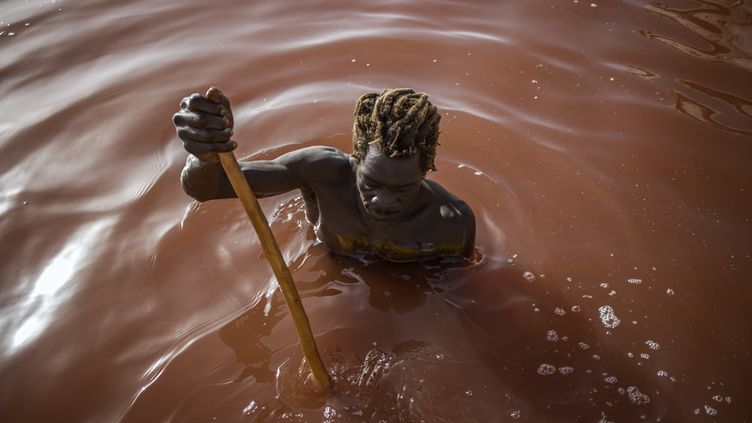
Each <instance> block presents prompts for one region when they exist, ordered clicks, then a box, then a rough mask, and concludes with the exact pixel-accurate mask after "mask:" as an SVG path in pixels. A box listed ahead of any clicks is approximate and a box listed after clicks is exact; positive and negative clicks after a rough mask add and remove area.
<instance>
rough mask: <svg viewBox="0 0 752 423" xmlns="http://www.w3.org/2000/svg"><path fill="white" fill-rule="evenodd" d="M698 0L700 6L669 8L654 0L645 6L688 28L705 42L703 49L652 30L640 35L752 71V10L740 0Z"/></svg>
mask: <svg viewBox="0 0 752 423" xmlns="http://www.w3.org/2000/svg"><path fill="white" fill-rule="evenodd" d="M698 2H699V3H700V4H702V6H701V7H696V8H693V9H678V8H671V7H668V6H666V5H663V4H660V3H654V2H651V3H648V4H647V5H645V8H646V9H647V10H650V11H651V12H655V13H658V14H660V15H663V16H665V17H667V18H669V19H671V20H672V21H674V22H676V23H678V24H679V25H682V26H684V27H685V28H687V29H689V30H690V31H692V32H693V33H694V34H696V35H697V36H699V37H700V38H702V39H703V40H704V41H706V42H708V43H709V44H710V46H711V48H710V49H707V50H704V49H702V48H701V47H695V46H692V45H690V44H688V43H685V42H682V41H677V40H673V39H671V38H669V37H666V36H663V35H660V34H657V33H654V32H652V31H644V35H646V36H647V37H649V38H651V39H653V40H656V41H660V42H662V43H664V44H666V45H668V46H671V47H673V48H675V49H677V50H679V51H681V52H684V53H686V54H689V55H690V56H693V57H696V58H698V59H703V60H708V61H712V62H722V63H728V64H731V65H735V66H739V67H741V68H743V69H746V70H748V71H752V59H751V58H750V57H752V51H750V47H751V46H752V44H750V42H749V41H750V40H749V36H750V35H749V34H750V26H752V13H750V10H749V8H748V7H747V6H746V5H745V4H744V2H742V1H737V2H734V3H732V4H730V5H728V4H724V3H721V2H718V1H714V0H698Z"/></svg>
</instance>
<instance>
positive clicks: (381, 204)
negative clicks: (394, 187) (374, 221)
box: [371, 190, 399, 210]
mask: <svg viewBox="0 0 752 423" xmlns="http://www.w3.org/2000/svg"><path fill="white" fill-rule="evenodd" d="M371 204H373V205H374V206H375V207H378V208H380V209H384V210H389V209H393V208H396V207H397V206H398V205H399V201H397V197H396V196H395V195H394V194H392V193H390V192H389V191H387V190H379V191H378V192H376V194H374V196H373V198H371Z"/></svg>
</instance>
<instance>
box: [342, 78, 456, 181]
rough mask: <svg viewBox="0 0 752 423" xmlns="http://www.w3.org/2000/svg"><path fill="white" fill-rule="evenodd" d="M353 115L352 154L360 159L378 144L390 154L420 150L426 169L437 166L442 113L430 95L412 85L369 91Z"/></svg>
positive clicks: (383, 151)
mask: <svg viewBox="0 0 752 423" xmlns="http://www.w3.org/2000/svg"><path fill="white" fill-rule="evenodd" d="M354 116H355V122H354V124H353V153H352V155H353V157H355V158H356V159H357V160H362V159H363V158H365V156H366V152H367V151H368V146H369V145H370V144H376V145H378V146H379V148H380V149H381V151H382V153H384V155H386V156H387V157H407V156H410V155H412V154H415V153H420V167H421V170H422V171H423V173H426V172H428V171H429V170H436V165H435V164H434V159H435V157H436V146H437V145H438V144H439V143H438V140H439V120H440V119H441V115H440V114H439V112H438V111H437V110H436V106H434V105H433V104H431V102H430V101H428V96H427V95H425V94H423V93H416V92H415V91H413V90H412V89H410V88H396V89H386V90H384V91H382V92H381V94H377V93H366V94H363V95H362V96H360V98H359V99H358V102H357V104H356V105H355V113H354Z"/></svg>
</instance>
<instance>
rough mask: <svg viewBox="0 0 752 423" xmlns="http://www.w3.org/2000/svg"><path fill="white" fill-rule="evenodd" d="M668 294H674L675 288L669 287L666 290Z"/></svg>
mask: <svg viewBox="0 0 752 423" xmlns="http://www.w3.org/2000/svg"><path fill="white" fill-rule="evenodd" d="M666 295H674V290H673V289H671V288H668V289H667V290H666Z"/></svg>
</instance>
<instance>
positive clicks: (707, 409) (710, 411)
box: [703, 405, 718, 416]
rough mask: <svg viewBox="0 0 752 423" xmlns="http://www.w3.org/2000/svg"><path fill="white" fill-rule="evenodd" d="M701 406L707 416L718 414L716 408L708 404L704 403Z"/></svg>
mask: <svg viewBox="0 0 752 423" xmlns="http://www.w3.org/2000/svg"><path fill="white" fill-rule="evenodd" d="M703 408H705V414H707V415H708V416H715V415H717V414H718V410H716V409H715V408H713V407H711V406H709V405H705V406H703Z"/></svg>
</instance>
